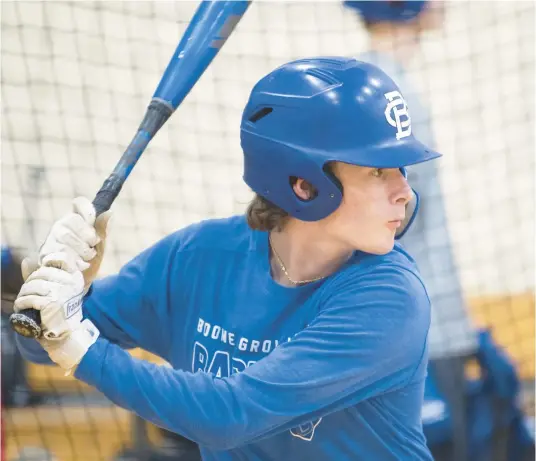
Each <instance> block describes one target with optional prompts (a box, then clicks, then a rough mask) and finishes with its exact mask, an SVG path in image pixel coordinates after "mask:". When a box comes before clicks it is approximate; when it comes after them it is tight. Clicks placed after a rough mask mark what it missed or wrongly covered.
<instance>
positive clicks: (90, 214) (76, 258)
mask: <svg viewBox="0 0 536 461" xmlns="http://www.w3.org/2000/svg"><path fill="white" fill-rule="evenodd" d="M110 217H111V212H110V211H107V212H105V213H103V214H101V215H100V216H99V217H98V218H96V212H95V207H94V206H93V204H92V203H91V202H90V201H89V200H88V199H87V198H85V197H78V198H76V199H74V200H73V212H72V213H69V214H67V215H65V216H64V217H62V218H60V219H59V220H58V221H56V222H55V223H54V224H53V226H52V229H51V230H50V233H49V234H48V237H47V238H46V240H45V243H44V244H43V246H42V247H41V249H40V250H39V259H38V262H39V265H41V266H49V267H56V268H58V269H64V270H66V271H68V272H73V271H74V270H75V269H78V270H80V271H82V272H83V275H84V282H85V284H84V291H85V292H87V290H88V289H89V287H90V285H91V283H92V282H93V280H94V279H95V277H96V276H97V273H98V271H99V267H100V265H101V262H102V258H103V256H104V246H105V240H106V235H107V227H108V221H109V219H110Z"/></svg>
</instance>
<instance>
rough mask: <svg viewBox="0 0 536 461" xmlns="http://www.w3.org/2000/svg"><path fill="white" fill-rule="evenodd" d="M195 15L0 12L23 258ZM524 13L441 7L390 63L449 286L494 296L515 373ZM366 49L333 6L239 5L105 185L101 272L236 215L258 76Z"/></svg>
mask: <svg viewBox="0 0 536 461" xmlns="http://www.w3.org/2000/svg"><path fill="white" fill-rule="evenodd" d="M197 6H198V3H197V2H153V1H136V2H134V1H133V2H113V1H107V2H85V1H73V2H22V1H4V2H2V5H1V7H2V19H1V23H2V45H1V46H2V83H1V85H2V112H3V114H2V115H3V117H2V199H3V200H2V205H3V206H2V243H3V244H7V245H10V246H14V247H20V248H22V249H25V250H34V249H36V248H37V247H38V245H39V244H40V243H41V242H42V241H43V239H44V237H45V236H46V233H47V231H48V229H49V227H50V225H51V222H52V221H53V219H55V218H57V217H59V216H61V215H62V214H64V213H65V212H66V211H67V210H69V209H70V202H71V200H72V199H73V198H74V197H76V196H78V195H85V196H88V197H93V196H94V194H95V192H96V191H97V190H98V188H99V187H100V185H101V184H102V182H103V180H104V179H105V178H106V176H107V175H108V174H109V173H110V171H111V170H112V168H113V167H114V165H115V162H116V161H117V160H118V159H119V157H120V155H121V153H122V151H123V149H124V148H125V147H126V145H127V144H128V142H129V141H130V139H131V137H132V135H133V133H134V131H135V129H136V128H137V126H138V124H139V122H140V120H141V117H142V115H143V113H144V111H145V107H146V106H147V104H148V102H149V100H150V97H151V95H152V93H153V91H154V89H155V88H156V85H157V83H158V81H159V79H160V76H161V74H162V72H163V70H164V69H165V66H166V65H167V63H168V61H169V59H170V57H171V54H172V52H173V51H174V49H175V47H176V45H177V43H178V40H179V38H180V37H181V35H182V33H183V32H184V30H185V27H186V25H187V24H188V21H189V20H190V18H191V17H192V15H193V13H194V11H195V9H196V7H197ZM534 13H535V6H534V3H532V2H521V1H514V0H510V1H486V2H447V3H446V17H445V24H444V27H442V28H441V30H438V31H434V32H429V33H427V34H425V35H424V36H423V38H422V46H421V51H420V53H419V54H418V55H417V56H416V57H415V58H414V59H412V60H411V61H408V62H407V63H406V68H407V71H408V78H410V79H411V81H412V84H413V86H414V88H415V90H416V92H417V95H418V96H419V98H420V99H421V100H422V101H423V103H424V105H425V106H426V107H427V108H428V109H429V111H430V112H431V115H432V121H433V130H434V136H435V139H436V141H437V148H438V150H440V151H441V152H442V153H444V157H443V159H442V160H441V161H440V162H441V180H442V185H443V191H444V192H445V200H446V206H447V209H448V217H449V227H450V231H451V234H452V239H453V244H454V248H455V256H456V261H457V264H458V265H459V267H460V273H461V278H462V285H463V288H464V292H465V293H466V295H467V296H468V297H470V298H479V299H481V300H482V299H489V297H493V296H500V297H503V298H504V299H508V300H509V301H508V303H509V304H507V306H506V309H505V307H504V304H502V305H500V306H499V307H500V309H501V310H502V311H501V312H502V313H501V316H500V318H501V323H504V324H507V326H508V331H507V332H505V333H504V334H503V336H504V338H505V339H504V338H503V339H504V342H505V343H506V344H507V345H508V347H510V348H511V349H510V350H512V351H513V352H514V355H516V357H517V358H518V359H519V360H520V363H521V365H520V366H521V369H522V371H523V374H524V376H526V377H531V376H533V374H534V365H533V351H532V352H530V349H531V345H532V341H533V336H534V329H533V323H534V321H533V318H534V305H533V302H532V298H531V299H530V301H528V302H527V303H525V304H522V307H521V308H520V307H519V306H518V305H517V304H515V301H511V300H512V299H513V297H516V296H525V294H526V293H533V291H534V244H533V242H534V239H533V236H534V152H535V139H534V123H535V118H534V82H535V72H534V66H535V50H534V43H535V21H534ZM368 45H369V43H368V35H367V33H366V31H365V29H364V27H363V25H362V23H361V22H360V21H359V20H358V19H357V17H356V15H355V14H353V13H352V12H350V11H348V10H347V9H345V8H343V6H342V5H341V4H340V3H339V2H335V1H333V2H320V3H309V2H296V3H282V2H255V3H254V4H253V5H252V6H251V7H250V9H249V10H248V12H247V13H246V15H245V17H244V19H243V20H242V22H241V23H240V24H239V26H238V28H237V30H236V31H235V33H234V34H233V35H232V36H231V38H230V39H229V40H228V42H227V43H226V45H225V46H224V48H223V50H222V52H221V53H220V55H219V56H218V57H217V58H216V59H215V61H214V62H213V64H212V65H211V66H210V67H209V69H208V70H207V72H206V73H205V75H204V76H203V77H202V78H201V80H200V81H199V82H198V83H197V84H196V86H195V87H194V89H193V90H192V92H191V94H190V95H189V96H188V97H187V98H186V100H185V101H184V103H183V104H182V105H181V106H180V107H179V109H178V110H177V112H176V113H175V114H174V115H173V117H172V119H171V120H170V121H169V122H168V124H167V125H166V126H165V127H164V128H163V129H162V130H161V132H160V133H159V134H158V135H157V136H156V138H155V139H154V140H153V142H152V143H151V144H150V147H149V148H148V150H147V151H146V152H145V154H144V155H143V157H142V158H141V160H140V161H139V163H138V165H137V166H136V168H135V170H134V172H133V174H132V175H131V177H130V178H129V180H128V181H127V184H126V185H125V187H124V188H123V190H122V192H121V194H120V196H119V199H118V200H117V201H116V203H115V204H114V206H113V211H114V215H115V216H114V220H113V223H112V232H111V236H110V238H109V245H108V248H107V256H106V259H105V262H104V265H103V272H102V274H108V273H111V272H114V271H116V270H117V269H118V268H119V267H120V266H121V265H122V264H124V263H125V262H126V261H127V260H129V259H130V258H132V257H133V256H134V255H135V254H137V253H138V252H140V251H141V250H143V249H144V248H146V247H147V246H149V245H151V244H152V243H154V242H156V241H157V240H158V239H160V238H162V237H163V236H164V235H166V234H168V233H170V232H172V231H174V230H176V229H179V228H181V227H183V226H185V225H187V224H190V223H192V222H195V221H198V220H201V219H204V218H208V217H215V216H226V215H230V214H234V213H240V212H242V211H243V210H244V209H245V206H246V203H247V201H248V200H249V198H250V192H249V191H248V189H247V188H246V186H245V185H244V184H243V181H242V153H241V150H240V144H239V125H240V117H241V111H242V109H243V107H244V105H245V103H246V100H247V97H248V94H249V91H250V90H251V87H252V85H253V84H254V83H255V82H256V81H257V80H258V79H259V78H260V77H261V76H263V75H264V74H265V73H267V72H269V71H271V70H272V69H274V68H275V67H276V66H278V65H280V64H282V63H284V62H286V61H289V60H291V59H294V58H299V57H306V56H314V55H349V56H356V55H359V54H361V53H363V52H365V51H366V50H367V49H368ZM392 46H393V47H396V46H397V42H396V41H393V43H392ZM501 299H502V298H501ZM482 303H483V301H482V302H481V304H482ZM516 306H517V307H516ZM497 309H498V307H497ZM486 312H488V311H486ZM475 315H477V316H478V315H480V314H478V313H476V314H475ZM531 323H532V328H531V327H530V324H531ZM527 351H528V352H527ZM79 459H82V458H79Z"/></svg>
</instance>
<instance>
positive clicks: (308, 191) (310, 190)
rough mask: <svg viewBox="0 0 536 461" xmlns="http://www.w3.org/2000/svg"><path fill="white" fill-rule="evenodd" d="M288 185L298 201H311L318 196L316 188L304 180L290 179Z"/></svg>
mask: <svg viewBox="0 0 536 461" xmlns="http://www.w3.org/2000/svg"><path fill="white" fill-rule="evenodd" d="M290 183H291V185H292V190H293V191H294V193H295V194H296V196H297V197H298V198H299V199H300V200H304V201H308V200H312V199H314V198H315V197H316V196H317V195H318V191H317V190H316V187H315V186H313V185H312V184H311V183H310V182H308V181H306V180H305V179H302V178H296V177H292V178H290Z"/></svg>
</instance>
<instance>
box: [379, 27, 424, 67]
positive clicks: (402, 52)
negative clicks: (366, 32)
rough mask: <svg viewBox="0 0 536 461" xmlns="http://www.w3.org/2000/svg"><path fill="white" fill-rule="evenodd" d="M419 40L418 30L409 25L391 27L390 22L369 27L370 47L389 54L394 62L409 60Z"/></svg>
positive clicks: (380, 52)
mask: <svg viewBox="0 0 536 461" xmlns="http://www.w3.org/2000/svg"><path fill="white" fill-rule="evenodd" d="M418 42H419V36H418V32H417V31H416V30H414V29H413V28H412V27H411V26H407V27H404V26H399V27H397V28H396V29H393V26H392V25H390V24H376V25H374V26H371V29H370V49H371V50H372V51H375V52H377V53H379V54H383V55H386V56H389V57H390V58H391V59H393V60H394V61H396V62H400V63H405V62H407V61H408V60H410V59H411V58H412V57H413V55H414V52H415V46H416V45H417V44H418Z"/></svg>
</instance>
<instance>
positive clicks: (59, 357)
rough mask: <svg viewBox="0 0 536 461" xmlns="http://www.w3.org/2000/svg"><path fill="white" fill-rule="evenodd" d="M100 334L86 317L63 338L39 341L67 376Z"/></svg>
mask: <svg viewBox="0 0 536 461" xmlns="http://www.w3.org/2000/svg"><path fill="white" fill-rule="evenodd" d="M99 335H100V332H99V330H98V329H97V327H96V326H95V325H93V323H92V322H91V320H89V319H85V320H84V321H83V322H82V323H79V324H78V326H77V327H76V328H75V329H74V330H72V331H71V332H69V334H67V335H66V336H65V337H64V338H62V339H55V340H49V339H40V340H38V341H39V343H40V344H41V346H42V347H43V349H45V350H46V351H47V352H48V356H49V357H50V359H51V360H52V361H53V362H54V363H56V364H57V365H59V366H60V367H61V368H63V369H64V370H65V371H66V373H65V375H66V376H67V375H69V374H71V372H72V370H73V369H74V368H75V367H76V366H77V365H78V364H79V363H80V361H81V360H82V358H83V357H84V355H86V352H87V351H88V349H89V348H90V347H91V345H92V344H94V343H95V341H97V338H98V337H99Z"/></svg>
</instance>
